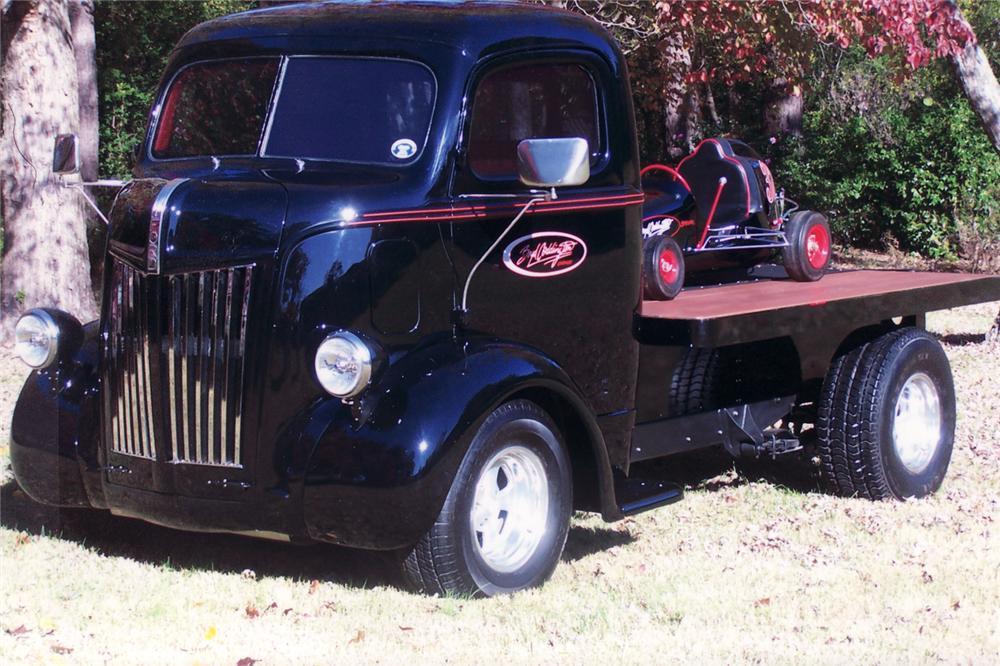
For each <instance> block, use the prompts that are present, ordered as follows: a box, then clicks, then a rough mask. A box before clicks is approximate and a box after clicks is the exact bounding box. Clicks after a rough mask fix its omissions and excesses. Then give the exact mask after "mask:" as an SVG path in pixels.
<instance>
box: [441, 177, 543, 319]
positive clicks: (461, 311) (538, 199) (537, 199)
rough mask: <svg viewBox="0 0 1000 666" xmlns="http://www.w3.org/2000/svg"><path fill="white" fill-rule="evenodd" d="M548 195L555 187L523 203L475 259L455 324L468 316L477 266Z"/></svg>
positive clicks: (463, 291) (456, 314)
mask: <svg viewBox="0 0 1000 666" xmlns="http://www.w3.org/2000/svg"><path fill="white" fill-rule="evenodd" d="M550 196H551V197H553V198H554V196H555V188H552V192H543V193H542V194H541V195H539V196H535V197H533V198H532V199H531V200H530V201H528V202H527V203H526V204H524V206H523V207H522V208H521V210H520V211H519V212H518V213H517V215H515V216H514V219H513V220H511V222H510V224H508V225H507V228H506V229H504V230H503V232H501V234H500V235H499V236H497V239H496V240H495V241H493V244H492V245H490V247H489V249H488V250H486V252H484V253H483V256H481V257H479V261H477V262H476V264H475V265H474V266H473V267H472V270H471V271H469V276H468V277H467V278H465V287H464V288H463V289H462V306H461V308H460V309H458V310H456V311H455V313H454V314H455V322H456V324H459V325H462V326H464V325H465V321H466V319H467V318H468V316H469V308H468V304H469V285H471V284H472V278H473V277H474V276H475V274H476V271H478V270H479V267H480V266H482V265H483V262H484V261H486V258H487V257H489V256H490V255H491V254H492V253H493V251H494V250H495V249H497V247H499V245H500V243H501V242H502V241H503V239H504V238H506V236H507V234H509V233H510V231H511V229H513V228H514V227H515V226H516V225H517V223H518V222H520V221H521V218H522V217H524V215H525V213H527V212H528V209H530V208H531V207H532V206H534V205H535V204H536V203H541V202H543V201H550V200H551V199H550Z"/></svg>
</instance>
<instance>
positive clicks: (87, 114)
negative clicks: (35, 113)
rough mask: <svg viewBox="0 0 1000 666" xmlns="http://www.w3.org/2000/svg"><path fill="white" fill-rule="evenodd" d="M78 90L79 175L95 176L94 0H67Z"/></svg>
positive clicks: (96, 145) (96, 120)
mask: <svg viewBox="0 0 1000 666" xmlns="http://www.w3.org/2000/svg"><path fill="white" fill-rule="evenodd" d="M69 19H70V25H71V27H72V30H73V53H74V56H75V58H76V79H77V90H78V92H79V95H80V124H79V128H80V129H79V132H78V134H79V137H80V176H81V177H82V178H83V179H84V180H97V179H98V177H99V176H98V158H97V147H98V117H97V46H96V44H95V36H94V3H93V0H69Z"/></svg>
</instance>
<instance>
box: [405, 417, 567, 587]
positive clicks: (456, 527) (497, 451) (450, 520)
mask: <svg viewBox="0 0 1000 666" xmlns="http://www.w3.org/2000/svg"><path fill="white" fill-rule="evenodd" d="M572 506H573V498H572V473H571V467H570V461H569V456H568V455H567V453H566V447H565V445H564V444H563V441H562V437H561V435H560V434H559V430H558V428H557V427H556V425H555V424H554V423H553V421H552V419H551V418H550V417H549V415H548V414H546V413H545V412H544V411H543V410H542V409H541V408H540V407H538V405H536V404H535V403H533V402H529V401H527V400H514V401H512V402H509V403H506V404H504V405H501V406H500V407H498V408H497V409H496V410H495V411H494V412H493V413H492V414H490V415H489V417H487V419H486V421H484V422H483V425H482V426H481V427H480V429H479V431H478V432H477V433H476V436H475V439H473V442H472V445H471V446H470V448H469V451H468V452H467V453H466V455H465V459H464V460H463V461H462V465H461V467H460V468H459V471H458V475H457V476H456V478H455V480H454V482H453V483H452V487H451V490H450V491H449V492H448V496H447V498H446V499H445V503H444V506H443V507H442V509H441V513H440V514H439V515H438V518H437V520H436V521H435V523H434V525H433V527H431V529H430V531H429V532H428V533H427V534H426V535H424V537H423V538H422V539H421V540H420V541H419V542H418V543H417V545H416V546H415V547H414V548H413V550H412V551H411V552H410V553H409V554H408V555H407V556H406V558H405V560H404V562H403V572H404V575H405V577H406V578H407V580H408V581H409V583H410V584H411V585H412V586H413V587H414V588H416V589H417V590H419V591H422V592H425V593H427V594H454V595H465V594H482V595H485V596H494V595H498V594H509V593H512V592H516V591H518V590H523V589H526V588H529V587H535V586H537V585H541V584H542V583H543V582H545V581H546V580H547V579H548V578H549V576H551V575H552V571H553V570H554V569H555V566H556V564H557V563H558V561H559V557H560V556H561V555H562V551H563V547H564V546H565V544H566V534H567V532H568V530H569V517H570V512H571V509H572Z"/></svg>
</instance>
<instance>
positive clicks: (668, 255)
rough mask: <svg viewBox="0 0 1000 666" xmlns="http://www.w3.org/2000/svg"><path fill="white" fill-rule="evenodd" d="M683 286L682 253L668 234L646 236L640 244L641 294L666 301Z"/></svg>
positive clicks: (653, 299)
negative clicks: (641, 244)
mask: <svg viewBox="0 0 1000 666" xmlns="http://www.w3.org/2000/svg"><path fill="white" fill-rule="evenodd" d="M683 287H684V253H683V252H682V251H681V246H680V245H678V244H677V241H675V240H674V239H673V238H670V237H669V236H653V237H651V238H647V239H646V240H645V241H644V242H643V246H642V295H643V298H645V299H646V300H650V301H668V300H670V299H672V298H674V297H675V296H677V294H679V293H681V289H682V288H683Z"/></svg>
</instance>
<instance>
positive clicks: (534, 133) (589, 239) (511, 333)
mask: <svg viewBox="0 0 1000 666" xmlns="http://www.w3.org/2000/svg"><path fill="white" fill-rule="evenodd" d="M623 90H624V91H625V94H626V95H627V91H628V88H627V85H624V84H623V83H622V82H621V78H620V75H618V76H613V75H612V68H611V67H610V66H609V65H608V63H607V62H606V61H605V60H604V59H603V58H600V57H598V56H596V55H593V54H589V53H585V52H577V51H559V52H547V53H544V54H538V53H536V54H533V55H532V56H531V58H530V59H526V57H525V56H524V55H520V56H517V57H510V58H500V59H493V60H491V61H490V63H489V64H488V65H487V66H485V67H481V68H480V69H479V70H478V72H477V73H476V74H474V75H473V77H472V81H471V85H470V87H469V90H468V91H467V95H466V99H467V100H468V102H467V104H468V107H467V108H466V110H465V119H464V123H463V131H462V138H461V141H460V148H459V158H458V160H457V164H456V171H455V174H454V179H453V186H452V187H453V189H452V194H453V206H454V210H455V215H454V217H455V221H454V222H453V223H452V224H451V225H450V226H451V232H452V243H453V247H454V252H453V254H454V256H455V264H456V270H457V273H458V276H459V278H460V280H459V282H460V283H461V282H462V281H464V279H465V276H466V275H468V270H469V269H470V268H471V267H472V265H473V264H474V263H475V262H476V261H477V260H478V259H479V258H480V257H481V256H482V254H483V253H484V252H485V251H486V250H487V249H488V248H489V247H490V245H491V244H492V243H493V242H494V241H495V240H496V239H497V237H498V235H500V234H501V233H502V232H503V231H504V229H505V228H506V227H507V225H508V224H509V223H510V221H511V220H512V219H513V216H514V215H515V214H516V213H517V211H518V210H520V208H521V206H522V205H523V203H524V202H525V201H527V200H528V198H529V197H528V196H527V195H528V188H527V187H526V186H525V185H523V184H521V183H520V182H519V180H518V177H517V168H516V161H515V156H516V147H517V144H518V142H520V141H521V140H523V139H530V138H562V137H582V138H585V139H587V141H588V143H589V146H590V153H591V163H590V167H591V177H590V180H589V181H588V182H587V183H585V184H584V185H582V186H578V187H567V188H562V189H560V190H559V191H558V198H557V199H556V200H554V201H547V202H543V203H539V204H536V205H535V206H534V207H533V208H532V209H530V210H529V212H528V214H526V215H525V216H524V217H523V218H522V220H521V221H520V222H519V223H518V225H517V226H516V227H514V228H513V229H512V230H511V231H510V233H509V234H508V235H507V236H505V237H504V240H503V241H502V242H501V243H500V244H499V246H498V247H497V249H496V250H495V251H494V252H493V253H491V255H490V256H489V257H488V258H487V260H486V262H485V263H484V264H483V266H482V267H481V268H480V269H479V271H478V272H477V273H476V275H475V277H474V279H473V281H472V283H471V285H470V288H469V297H468V310H469V315H468V322H469V328H470V329H471V330H474V331H479V332H483V333H487V334H490V335H495V336H497V337H499V338H503V339H507V340H512V341H517V342H521V343H524V344H527V345H531V346H533V347H535V348H537V349H540V350H542V351H543V352H544V353H545V354H547V355H548V356H550V357H551V358H552V359H553V360H555V361H556V362H558V363H559V364H560V365H562V367H563V368H564V369H565V370H566V371H567V372H568V373H569V375H570V376H571V377H572V379H573V380H574V381H575V382H576V384H577V386H578V387H579V389H580V390H581V391H582V392H583V393H584V395H585V396H586V397H587V398H588V399H589V400H590V403H591V407H592V408H593V410H594V412H595V413H596V414H598V415H606V414H611V413H615V412H619V413H620V412H622V411H623V410H630V409H631V408H632V404H633V397H634V395H633V394H634V390H633V389H634V383H635V377H636V366H637V355H638V354H637V345H636V343H635V341H634V339H633V337H632V318H633V313H634V311H635V308H636V306H637V303H638V300H639V269H640V266H639V256H640V244H641V231H640V224H641V221H640V218H641V201H642V195H641V193H640V192H639V191H638V190H637V188H636V186H635V185H636V184H637V177H636V175H635V174H634V173H633V171H635V170H637V167H636V165H635V140H634V134H633V132H632V127H633V125H632V123H633V121H632V116H631V105H630V102H629V101H628V100H627V99H623V97H624V95H623V94H622V91H623ZM626 174H627V175H626ZM612 459H613V461H614V456H613V457H612Z"/></svg>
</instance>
